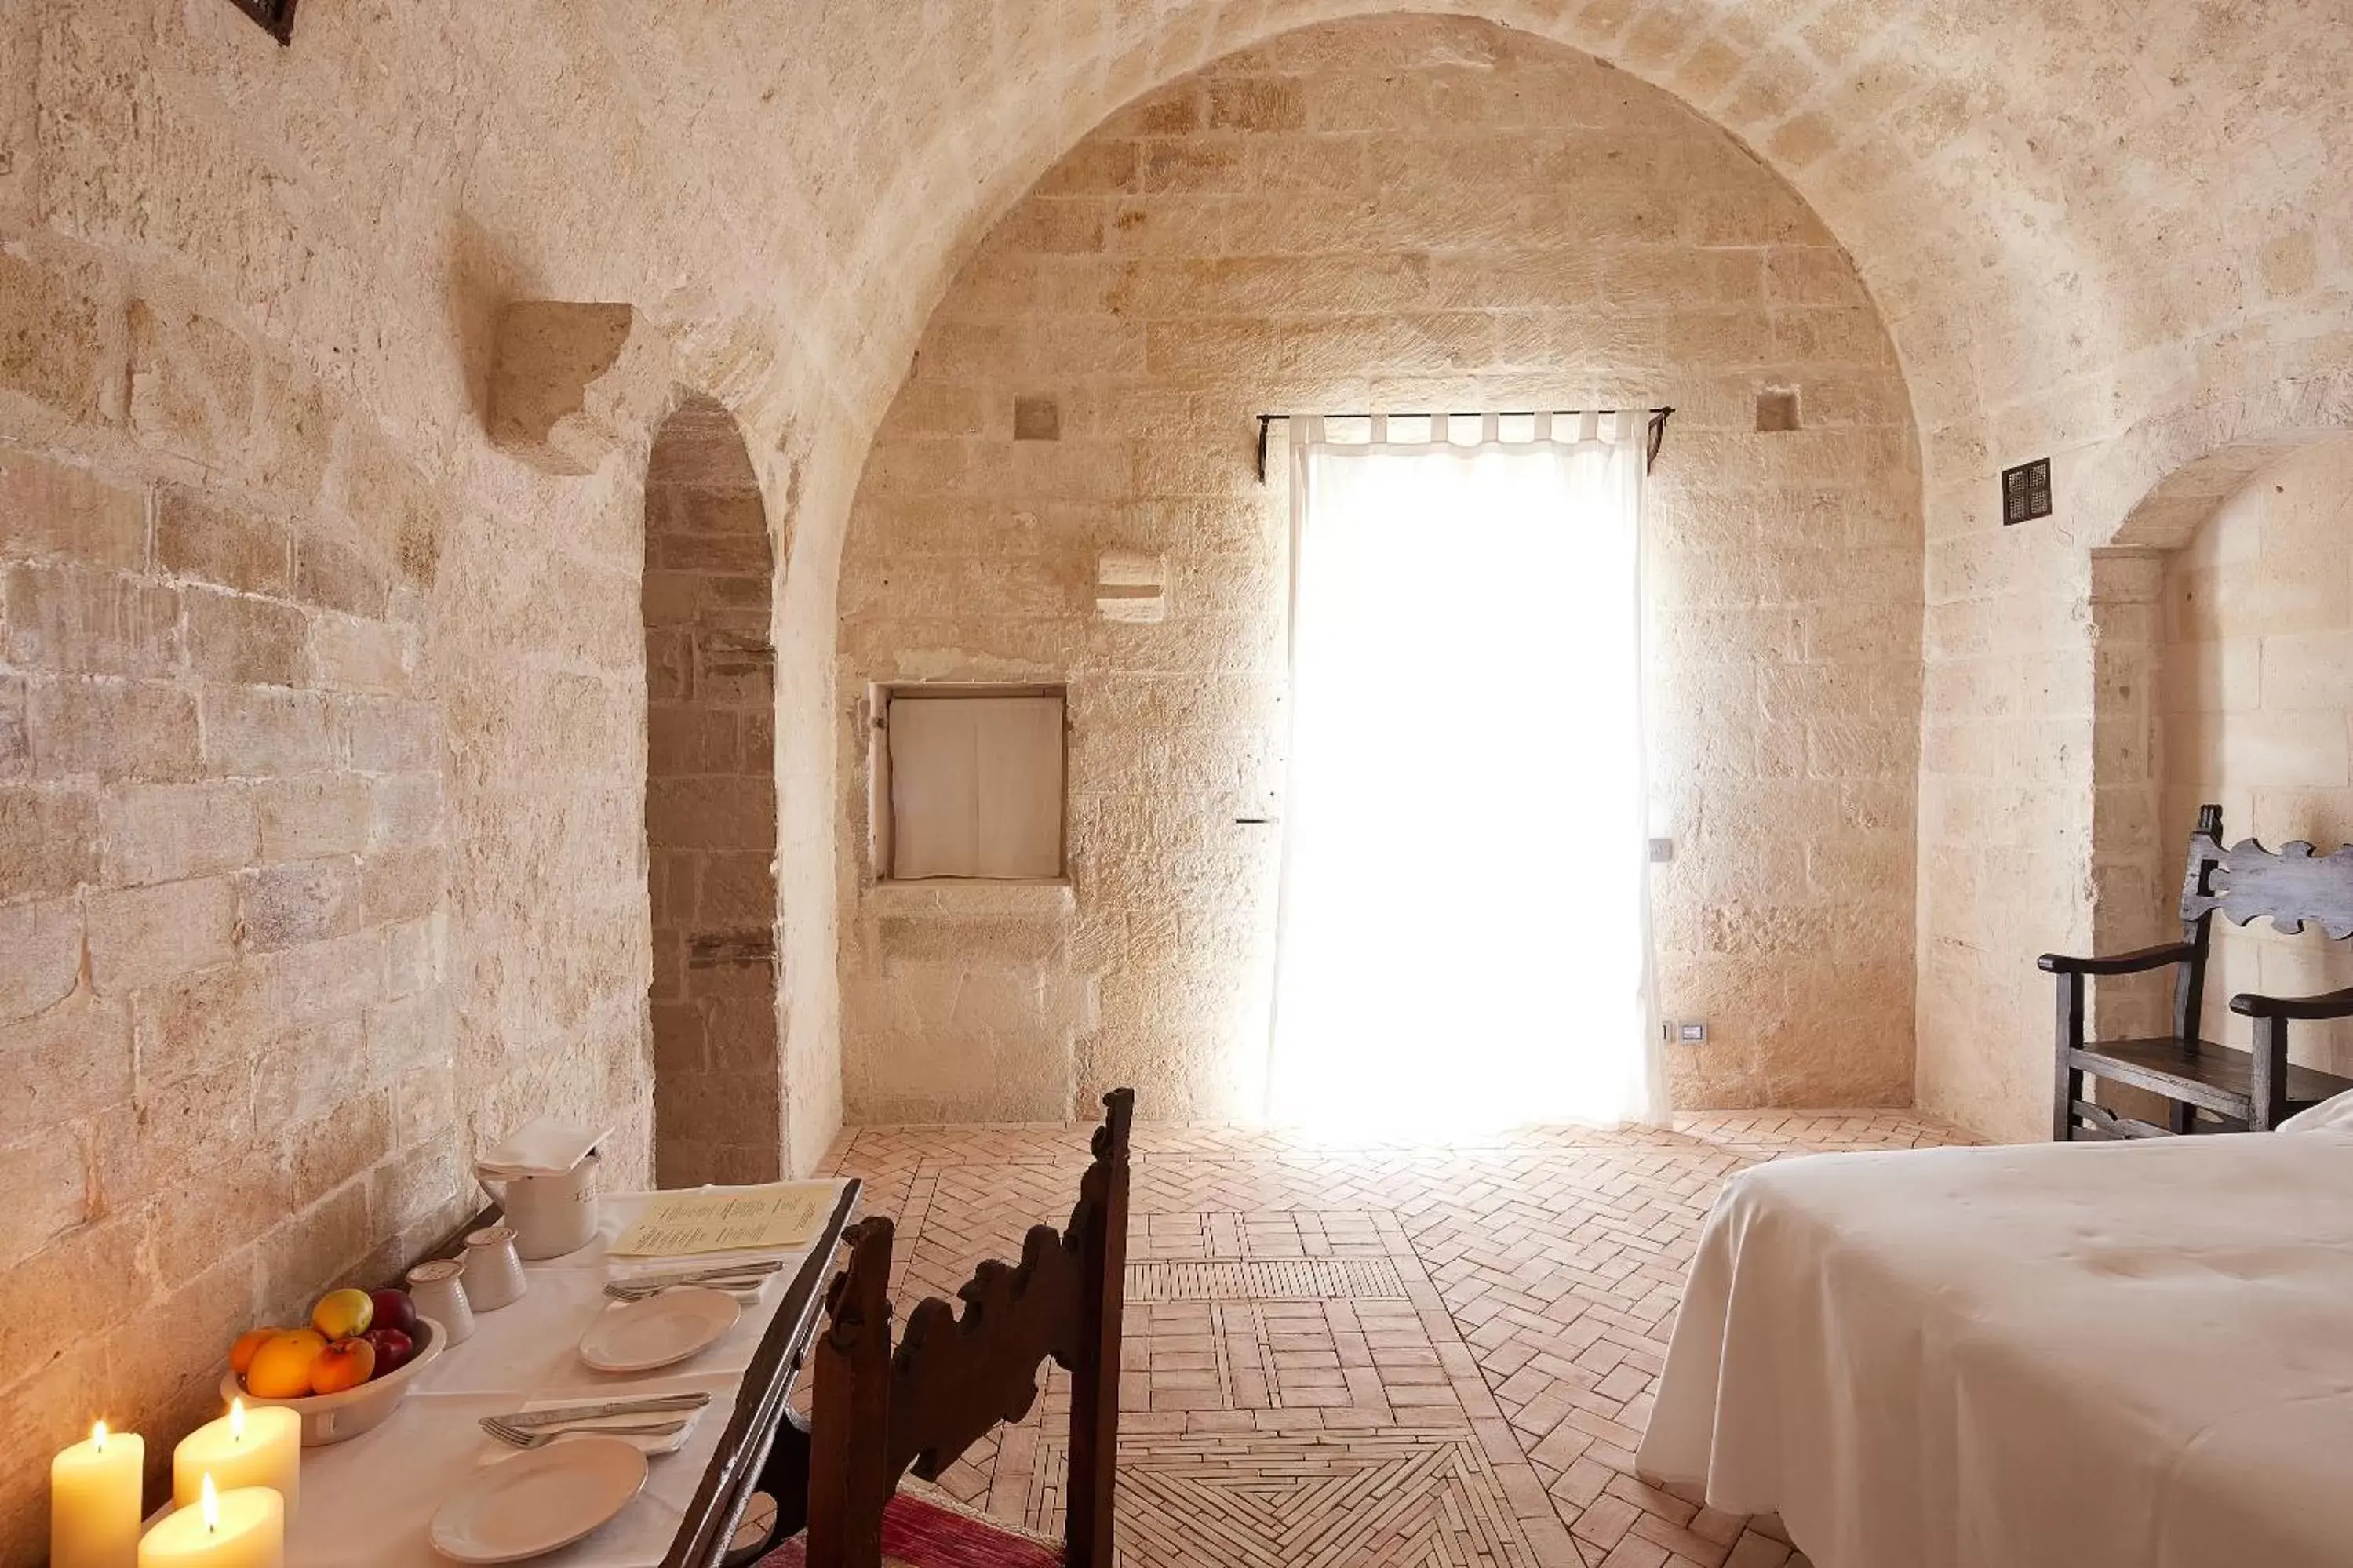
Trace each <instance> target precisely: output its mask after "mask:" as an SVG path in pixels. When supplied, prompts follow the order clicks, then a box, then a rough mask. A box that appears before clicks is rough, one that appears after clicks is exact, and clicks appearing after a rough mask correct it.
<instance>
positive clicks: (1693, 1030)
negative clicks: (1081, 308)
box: [1675, 1018, 1707, 1046]
mask: <svg viewBox="0 0 2353 1568" xmlns="http://www.w3.org/2000/svg"><path fill="white" fill-rule="evenodd" d="M1675 1038H1676V1039H1677V1040H1679V1041H1681V1042H1682V1043H1683V1044H1684V1045H1686V1046H1704V1045H1705V1044H1707V1020H1706V1019H1704V1018H1698V1019H1693V1018H1686V1019H1684V1020H1683V1022H1682V1023H1680V1024H1677V1025H1676V1026H1675Z"/></svg>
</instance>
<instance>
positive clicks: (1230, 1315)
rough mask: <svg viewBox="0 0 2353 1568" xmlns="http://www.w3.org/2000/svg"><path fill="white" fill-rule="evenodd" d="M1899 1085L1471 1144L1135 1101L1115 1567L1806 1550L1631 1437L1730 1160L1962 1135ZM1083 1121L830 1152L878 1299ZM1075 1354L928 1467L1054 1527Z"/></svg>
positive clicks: (1658, 1565) (986, 1210) (1062, 1161)
mask: <svg viewBox="0 0 2353 1568" xmlns="http://www.w3.org/2000/svg"><path fill="white" fill-rule="evenodd" d="M1961 1141H1962V1140H1961V1139H1960V1138H1959V1137H1958V1135H1957V1134H1955V1133H1954V1132H1953V1131H1951V1130H1950V1129H1948V1128H1946V1127H1943V1126H1940V1125H1938V1124H1937V1123H1936V1122H1933V1121H1928V1120H1926V1119H1925V1118H1922V1117H1919V1116H1915V1115H1913V1114H1911V1113H1909V1112H1899V1111H1814V1112H1806V1111H1778V1110H1776V1111H1755V1112H1741V1113H1735V1114H1709V1115H1704V1116H1687V1117H1684V1118H1682V1119H1681V1120H1680V1121H1678V1123H1677V1126H1676V1128H1675V1130H1674V1131H1662V1130H1658V1129H1628V1130H1624V1131H1608V1132H1604V1131H1590V1130H1581V1129H1546V1130H1524V1131H1516V1132H1512V1133H1508V1134H1502V1135H1498V1136H1495V1137H1493V1138H1489V1139H1484V1140H1481V1141H1479V1142H1464V1143H1460V1144H1455V1145H1451V1146H1433V1145H1429V1144H1418V1143H1413V1142H1347V1141H1335V1140H1320V1139H1314V1138H1309V1137H1305V1136H1302V1135H1297V1134H1289V1133H1281V1132H1267V1131H1248V1130H1241V1129H1234V1128H1221V1127H1139V1128H1138V1129H1137V1130H1136V1138H1135V1150H1136V1154H1135V1179H1134V1192H1133V1195H1132V1201H1131V1218H1130V1225H1129V1231H1128V1253H1129V1259H1130V1262H1129V1270H1128V1306H1127V1317H1126V1321H1125V1323H1124V1341H1123V1344H1122V1347H1121V1381H1120V1402H1121V1416H1120V1434H1121V1440H1120V1495H1119V1501H1118V1510H1117V1515H1118V1530H1119V1540H1120V1558H1121V1561H1122V1562H1123V1563H1126V1564H1129V1565H1131V1568H1146V1565H1149V1568H1208V1565H1210V1564H1248V1565H1256V1564H1261V1563H1263V1564H1286V1565H1288V1564H1313V1565H1314V1568H1341V1565H1344V1564H1345V1565H1347V1568H1376V1565H1377V1568H1419V1565H1423V1564H1432V1565H1435V1564H1448V1565H1453V1564H1472V1563H1480V1564H1510V1565H1512V1568H1805V1558H1804V1556H1803V1554H1802V1553H1799V1552H1797V1551H1796V1550H1795V1549H1794V1548H1793V1547H1792V1546H1791V1545H1790V1544H1789V1542H1788V1540H1787V1538H1786V1536H1785V1533H1784V1532H1783V1531H1782V1530H1781V1528H1780V1526H1779V1524H1778V1521H1774V1520H1771V1519H1760V1520H1742V1519H1738V1518H1735V1517H1732V1516H1730V1515H1726V1514H1720V1513H1717V1512H1715V1511H1714V1510H1710V1509H1707V1508H1704V1507H1702V1506H1700V1504H1699V1502H1698V1500H1697V1499H1696V1498H1695V1497H1693V1496H1685V1495H1681V1494H1680V1492H1679V1491H1662V1490H1660V1489H1655V1488H1652V1487H1650V1486H1648V1485H1646V1484H1644V1483H1643V1481H1642V1480H1641V1479H1640V1478H1639V1477H1638V1476H1636V1475H1635V1473H1634V1461H1633V1452H1634V1448H1635V1446H1636V1445H1637V1444H1638V1443H1639V1442H1640V1441H1641V1430H1642V1426H1643V1423H1644V1422H1646V1421H1647V1420H1648V1419H1649V1416H1650V1405H1651V1388H1652V1384H1653V1383H1654V1381H1655V1380H1656V1378H1657V1376H1658V1373H1659V1367H1660V1364H1661V1361H1662V1357H1663V1356H1664V1355H1665V1353H1666V1342H1667V1338H1668V1335H1669V1334H1670V1332H1671V1331H1672V1328H1673V1323H1674V1310H1675V1303H1676V1293H1677V1292H1678V1290H1679V1289H1681V1287H1682V1283H1683V1270H1684V1268H1685V1267H1686V1266H1687V1265H1688V1264H1689V1262H1690V1259H1691V1252H1692V1247H1693V1245H1694V1242H1695V1241H1696V1239H1697V1237H1698V1233H1699V1226H1700V1223H1701V1221H1702V1220H1703V1219H1704V1217H1705V1215H1706V1213H1707V1208H1708V1205H1709V1204H1710V1203H1711V1202H1712V1201H1713V1200H1714V1198H1715V1193H1716V1189H1717V1188H1718V1187H1720V1186H1721V1185H1722V1184H1723V1183H1724V1179H1725V1177H1726V1176H1728V1175H1730V1174H1732V1173H1734V1172H1736V1171H1738V1170H1740V1169H1742V1168H1743V1167H1745V1166H1747V1165H1750V1164H1754V1163H1757V1162H1759V1161H1765V1160H1774V1159H1780V1158H1784V1157H1787V1156H1788V1155H1792V1154H1803V1153H1810V1152H1822V1151H1828V1150H1846V1149H1902V1148H1914V1147H1923V1146H1927V1145H1933V1144H1940V1143H1951V1142H1961ZM1085 1163H1086V1133H1085V1131H1084V1130H1083V1129H1081V1128H1075V1127H1059V1126H1023V1127H942V1128H865V1129H860V1130H856V1131H851V1132H849V1133H846V1134H845V1135H844V1137H843V1140H842V1142H841V1143H840V1144H839V1146H838V1147H837V1148H836V1149H835V1151H834V1152H833V1154H832V1156H831V1159H830V1161H829V1162H828V1168H830V1169H832V1170H836V1171H839V1172H841V1173H847V1174H851V1175H857V1176H860V1177H863V1178H865V1180H866V1182H867V1206H868V1211H869V1212H870V1213H876V1214H887V1215H892V1217H893V1219H894V1220H896V1221H897V1223H898V1226H899V1243H898V1251H897V1260H896V1261H897V1273H898V1279H896V1280H895V1281H894V1282H893V1284H894V1289H896V1290H897V1291H898V1292H899V1293H900V1297H899V1301H898V1306H899V1309H900V1310H901V1311H902V1313H903V1312H904V1311H906V1310H908V1309H909V1308H911V1307H913V1304H914V1301H915V1300H917V1299H919V1298H920V1297H922V1296H924V1295H952V1294H953V1292H954V1291H955V1287H956V1286H957V1285H959V1284H960V1283H962V1282H963V1281H964V1280H965V1279H966V1278H968V1277H969V1276H970V1274H971V1272H972V1269H973V1267H974V1265H975V1264H976V1263H978V1262H979V1261H980V1260H981V1259H982V1258H990V1257H997V1258H1015V1257H1018V1255H1019V1250H1020V1241H1021V1236H1022V1233H1023V1232H1024V1231H1025V1230H1027V1229H1028V1228H1029V1226H1031V1225H1033V1224H1036V1223H1038V1222H1039V1221H1052V1222H1054V1223H1058V1224H1059V1223H1060V1221H1061V1220H1062V1218H1063V1217H1064V1216H1066V1215H1068V1213H1069V1211H1070V1205H1071V1199H1072V1198H1073V1197H1074V1196H1075V1195H1076V1193H1077V1189H1078V1180H1079V1173H1080V1172H1081V1171H1082V1169H1083V1168H1084V1165H1085ZM1069 1408H1070V1407H1069V1394H1068V1382H1067V1379H1065V1378H1064V1377H1063V1376H1062V1375H1061V1374H1060V1373H1056V1374H1054V1375H1053V1377H1052V1378H1051V1379H1050V1381H1049V1382H1048V1384H1047V1387H1046V1394H1045V1397H1043V1398H1042V1399H1040V1400H1039V1402H1038V1407H1037V1408H1036V1409H1035V1410H1034V1411H1033V1412H1032V1413H1031V1415H1030V1416H1029V1419H1028V1420H1027V1421H1025V1422H1023V1423H1022V1424H1020V1425H1019V1426H1010V1427H1003V1428H1000V1429H999V1430H998V1432H997V1434H995V1435H994V1436H991V1437H989V1438H987V1439H986V1440H984V1441H983V1442H982V1443H980V1444H978V1445H976V1447H974V1448H973V1449H972V1450H971V1451H970V1452H969V1453H967V1454H966V1455H965V1457H964V1458H962V1459H961V1460H959V1461H958V1462H957V1463H956V1464H955V1465H954V1466H953V1467H951V1468H950V1469H949V1470H948V1471H947V1473H946V1474H945V1475H944V1476H942V1477H941V1484H942V1485H943V1486H944V1487H946V1488H947V1489H949V1490H950V1491H952V1492H954V1493H955V1495H956V1496H958V1497H960V1498H962V1499H964V1500H965V1501H967V1502H970V1503H973V1504H976V1505H977V1506H979V1507H982V1508H986V1509H987V1510H990V1511H991V1512H993V1513H996V1514H997V1515H999V1516H1000V1517H1002V1518H1005V1519H1008V1520H1016V1521H1027V1522H1029V1523H1030V1524H1032V1525H1033V1526H1035V1527H1037V1528H1040V1529H1048V1530H1053V1529H1059V1528H1060V1510H1061V1506H1062V1486H1063V1479H1064V1478H1063V1471H1064V1458H1063V1448H1062V1444H1063V1436H1062V1433H1063V1427H1064V1424H1065V1423H1066V1422H1067V1420H1068V1418H1069Z"/></svg>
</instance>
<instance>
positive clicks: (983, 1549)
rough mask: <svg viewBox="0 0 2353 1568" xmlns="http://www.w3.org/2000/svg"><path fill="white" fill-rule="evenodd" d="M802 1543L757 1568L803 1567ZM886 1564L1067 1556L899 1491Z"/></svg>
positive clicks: (1040, 1561) (999, 1562)
mask: <svg viewBox="0 0 2353 1568" xmlns="http://www.w3.org/2000/svg"><path fill="white" fill-rule="evenodd" d="M802 1543H803V1538H802V1537H800V1536H797V1535H796V1536H794V1537H793V1538H792V1539H791V1540H790V1541H787V1542H785V1543H784V1544H783V1545H782V1546H779V1547H777V1548H776V1550H775V1551H774V1552H769V1553H768V1554H767V1555H766V1556H765V1557H763V1558H762V1559H760V1561H759V1563H758V1565H757V1568H802V1564H803V1563H805V1562H806V1558H805V1557H804V1556H803V1554H802ZM882 1561H883V1562H884V1563H890V1564H903V1565H904V1568H1061V1562H1062V1552H1061V1548H1060V1547H1059V1546H1050V1545H1048V1544H1046V1543H1045V1542H1042V1541H1040V1540H1039V1539H1038V1538H1037V1537H1035V1536H1033V1535H1029V1534H1028V1533H1026V1532H1024V1531H1018V1530H1015V1529H1012V1528H1011V1527H1010V1526H1008V1525H1004V1524H999V1523H997V1521H994V1520H990V1519H987V1518H984V1517H982V1516H981V1515H979V1514H976V1513H969V1512H966V1511H965V1510H961V1509H953V1508H944V1507H941V1506H940V1505H939V1504H937V1503H933V1502H927V1501H925V1500H923V1499H922V1498H915V1497H910V1496H908V1495H907V1494H906V1493H905V1492H900V1493H898V1494H897V1495H895V1496H893V1497H892V1499H891V1505H890V1506H889V1507H888V1508H886V1509H884V1510H882Z"/></svg>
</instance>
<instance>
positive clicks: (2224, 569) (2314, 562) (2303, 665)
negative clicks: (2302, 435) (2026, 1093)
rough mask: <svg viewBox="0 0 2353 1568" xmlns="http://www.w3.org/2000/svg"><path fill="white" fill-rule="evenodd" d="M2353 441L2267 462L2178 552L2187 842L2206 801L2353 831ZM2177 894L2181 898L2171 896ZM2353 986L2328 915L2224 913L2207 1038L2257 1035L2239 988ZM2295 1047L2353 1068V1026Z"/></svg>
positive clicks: (2311, 832)
mask: <svg viewBox="0 0 2353 1568" xmlns="http://www.w3.org/2000/svg"><path fill="white" fill-rule="evenodd" d="M2348 498H2353V441H2339V442H2336V443H2333V444H2329V445H2325V446H2316V447H2311V448H2309V449H2308V450H2306V451H2304V452H2302V453H2299V454H2297V455H2296V456H2295V457H2293V458H2289V459H2287V460H2286V461H2284V462H2283V463H2280V464H2279V465H2277V466H2276V467H2274V468H2269V469H2267V470H2265V471H2263V472H2262V473H2260V474H2258V475H2257V476H2256V477H2255V478H2254V479H2253V480H2252V481H2251V482H2250V483H2249V484H2248V485H2247V486H2246V488H2245V489H2242V490H2241V491H2240V492H2239V493H2238V494H2237V495H2235V496H2233V497H2232V498H2231V499H2230V500H2228V501H2227V502H2225V503H2224V504H2223V506H2222V507H2221V510H2219V511H2217V512H2216V513H2215V515H2214V518H2213V520H2212V521H2210V522H2209V523H2207V524H2206V526H2205V527H2204V528H2202V529H2200V531H2199V532H2198V535H2197V537H2196V538H2195V539H2194V540H2192V541H2191V542H2190V544H2189V547H2188V548H2186V549H2184V550H2181V551H2179V552H2176V553H2175V554H2174V555H2172V556H2171V557H2170V558H2169V559H2168V560H2167V561H2166V562H2165V563H2164V564H2165V566H2166V571H2165V575H2164V583H2163V588H2164V600H2163V603H2164V617H2165V618H2164V631H2165V641H2164V660H2163V670H2162V679H2161V690H2162V711H2163V720H2162V747H2163V749H2162V753H2161V761H2162V769H2161V776H2162V780H2163V802H2164V805H2163V817H2162V824H2163V835H2164V837H2166V838H2168V839H2170V840H2172V841H2173V849H2174V858H2175V860H2176V865H2175V876H2176V877H2177V878H2178V877H2179V855H2180V849H2181V841H2183V840H2185V839H2186V838H2187V837H2188V835H2189V825H2190V824H2191V823H2192V822H2194V821H2195V819H2196V816H2197V811H2198V806H2199V805H2200V803H2201V802H2205V801H2218V802H2220V803H2221V806H2222V822H2223V826H2224V828H2225V835H2224V837H2226V839H2228V840H2229V841H2231V842H2234V843H2235V842H2236V841H2237V840H2239V839H2241V838H2246V837H2254V838H2260V839H2262V840H2263V843H2264V844H2266V845H2269V846H2270V847H2274V848H2277V847H2279V846H2280V845H2282V844H2285V843H2288V842H2290V841H2292V840H2295V839H2299V838H2301V839H2304V840H2306V841H2307V842H2309V843H2311V844H2313V845H2315V846H2316V847H2317V848H2318V850H2319V852H2320V853H2322V854H2324V855H2325V854H2327V853H2328V852H2330V851H2331V850H2334V849H2336V848H2337V847H2339V846H2340V845H2343V844H2345V843H2347V842H2348V841H2353V769H2349V768H2348V761H2347V759H2348V744H2349V743H2353V742H2348V728H2353V499H2348ZM2167 901H2169V900H2167ZM2348 985H2353V952H2348V944H2346V943H2341V942H2329V941H2328V940H2327V938H2326V936H2325V935H2324V934H2323V933H2322V932H2321V931H2318V930H2317V929H2314V930H2309V931H2306V932H2305V933H2304V934H2303V935H2301V936H2296V937H2288V936H2283V935H2281V934H2279V933H2278V932H2277V931H2274V929H2273V928H2272V926H2271V924H2270V922H2268V921H2259V922H2257V923H2255V924H2253V925H2250V926H2248V927H2245V928H2243V929H2242V928H2240V927H2236V926H2232V925H2231V924H2230V923H2229V922H2228V921H2216V924H2215V939H2214V961H2213V969H2212V972H2211V979H2210V980H2209V981H2208V983H2207V995H2206V1031H2207V1032H2206V1037H2207V1038H2208V1039H2215V1040H2223V1041H2227V1042H2228V1043H2230V1044H2232V1045H2236V1046H2241V1047H2244V1046H2245V1045H2246V1044H2247V1041H2248V1033H2247V1032H2248V1021H2247V1020H2246V1019H2244V1018H2241V1017H2238V1016H2236V1015H2234V1014H2232V1012H2231V1010H2230V999H2231V997H2232V995H2233V994H2235V993H2238V992H2242V991H2260V992H2264V993H2268V994H2272V995H2275V996H2301V995H2311V994H2316V993H2318V992H2323V991H2337V990H2341V989H2343V988H2345V987H2346V986H2348ZM2292 1049H2293V1051H2294V1054H2295V1058H2296V1059H2298V1060H2301V1061H2306V1062H2308V1063H2310V1064H2311V1065H2313V1066H2315V1067H2320V1068H2327V1069H2328V1070H2329V1071H2331V1072H2336V1073H2345V1074H2353V1028H2348V1026H2346V1025H2344V1024H2306V1025H2302V1026H2299V1032H2298V1033H2297V1034H2296V1035H2295V1037H2294V1041H2293V1045H2292Z"/></svg>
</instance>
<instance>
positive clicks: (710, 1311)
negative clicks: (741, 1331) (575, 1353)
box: [580, 1287, 744, 1372]
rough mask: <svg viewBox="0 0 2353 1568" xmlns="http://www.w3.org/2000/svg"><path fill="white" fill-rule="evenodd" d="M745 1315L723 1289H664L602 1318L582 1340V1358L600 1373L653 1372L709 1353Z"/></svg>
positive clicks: (581, 1337)
mask: <svg viewBox="0 0 2353 1568" xmlns="http://www.w3.org/2000/svg"><path fill="white" fill-rule="evenodd" d="M743 1315H744V1309H743V1308H742V1307H741V1306H739V1305H738V1304H737V1303H736V1300H735V1298H734V1297H733V1296H730V1295H729V1294H727V1293H726V1292H725V1291H724V1290H705V1289H700V1288H699V1287H689V1288H685V1289H677V1290H665V1291H663V1292H662V1293H661V1294H660V1295H659V1296H649V1297H647V1298H646V1299H645V1300H642V1301H632V1302H630V1303H629V1304H628V1306H626V1307H616V1308H614V1309H612V1310H610V1311H607V1312H605V1313H603V1314H602V1315H600V1316H599V1317H598V1318H597V1320H596V1321H595V1322H594V1323H591V1324H590V1325H589V1326H588V1331H587V1332H586V1333H585V1334H583V1335H581V1336H580V1359H581V1360H582V1361H585V1362H586V1363H588V1364H589V1365H590V1366H593V1367H595V1368H596V1370H597V1371H598V1372H650V1371H652V1370H653V1369H654V1368H655V1367H658V1366H668V1365H670V1363H672V1362H680V1361H684V1360H685V1359H686V1358H687V1357H689V1356H691V1355H693V1354H695V1353H696V1352H700V1351H705V1350H708V1349H710V1348H711V1347H712V1345H714V1344H717V1343H718V1342H719V1336H720V1335H722V1334H723V1333H725V1332H726V1331H728V1330H730V1329H732V1328H733V1327H734V1326H735V1320H736V1319H738V1318H740V1317H742V1316H743Z"/></svg>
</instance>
